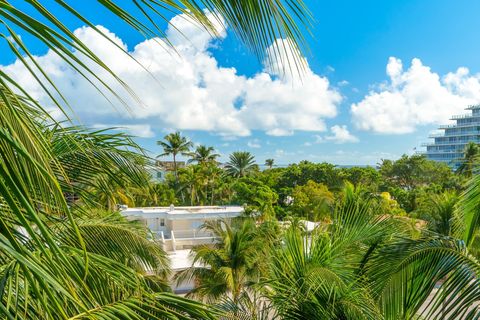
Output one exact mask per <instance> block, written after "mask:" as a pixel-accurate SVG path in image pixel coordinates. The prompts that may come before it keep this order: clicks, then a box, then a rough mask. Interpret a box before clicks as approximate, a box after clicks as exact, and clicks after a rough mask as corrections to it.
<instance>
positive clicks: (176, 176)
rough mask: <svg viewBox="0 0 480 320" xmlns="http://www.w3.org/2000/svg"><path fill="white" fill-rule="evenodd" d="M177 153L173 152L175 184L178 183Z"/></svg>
mask: <svg viewBox="0 0 480 320" xmlns="http://www.w3.org/2000/svg"><path fill="white" fill-rule="evenodd" d="M176 157H177V155H176V153H173V172H174V174H175V186H176V185H178V173H177V159H176Z"/></svg>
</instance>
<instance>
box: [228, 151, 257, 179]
mask: <svg viewBox="0 0 480 320" xmlns="http://www.w3.org/2000/svg"><path fill="white" fill-rule="evenodd" d="M225 169H226V171H227V173H228V174H229V175H231V176H232V177H237V178H238V177H245V176H247V175H249V174H251V173H252V172H254V171H256V170H257V169H258V166H257V165H256V164H255V157H254V156H253V155H252V154H251V153H250V152H248V151H235V152H233V153H232V154H231V155H230V157H229V160H228V162H227V163H226V165H225Z"/></svg>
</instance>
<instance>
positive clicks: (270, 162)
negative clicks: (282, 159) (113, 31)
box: [265, 159, 275, 169]
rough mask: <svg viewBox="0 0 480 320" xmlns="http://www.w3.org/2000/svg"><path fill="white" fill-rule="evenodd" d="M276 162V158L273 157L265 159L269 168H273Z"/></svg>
mask: <svg viewBox="0 0 480 320" xmlns="http://www.w3.org/2000/svg"><path fill="white" fill-rule="evenodd" d="M274 163H275V160H273V159H267V160H265V165H266V166H267V167H268V168H269V169H272V167H273V164H274Z"/></svg>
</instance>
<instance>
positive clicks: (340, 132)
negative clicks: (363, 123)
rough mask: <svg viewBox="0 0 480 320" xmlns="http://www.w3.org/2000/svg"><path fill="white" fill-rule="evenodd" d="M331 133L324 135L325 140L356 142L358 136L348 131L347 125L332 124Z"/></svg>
mask: <svg viewBox="0 0 480 320" xmlns="http://www.w3.org/2000/svg"><path fill="white" fill-rule="evenodd" d="M330 130H331V131H332V135H329V136H326V137H325V140H328V141H333V142H335V143H339V144H340V143H354V142H358V138H357V137H355V136H354V135H353V134H351V133H350V131H348V129H347V126H345V125H343V126H339V125H334V126H333V127H331V128H330Z"/></svg>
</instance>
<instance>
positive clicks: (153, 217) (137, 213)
mask: <svg viewBox="0 0 480 320" xmlns="http://www.w3.org/2000/svg"><path fill="white" fill-rule="evenodd" d="M120 212H121V213H122V215H123V216H125V217H127V218H128V219H131V220H138V221H141V222H143V223H144V224H145V226H146V227H148V228H149V229H150V231H151V232H152V235H153V237H154V238H155V239H156V240H159V242H160V243H161V244H162V245H163V249H164V250H165V251H166V252H167V254H168V257H169V259H170V262H171V269H172V271H173V274H175V273H176V272H179V271H181V270H184V269H186V268H189V267H191V266H192V257H191V255H190V249H191V248H192V247H193V246H195V245H199V244H207V243H214V242H215V238H214V236H213V235H212V234H210V233H207V232H205V231H203V230H201V228H200V227H201V226H202V224H203V223H204V222H206V221H209V220H219V219H227V220H229V219H232V218H235V217H238V216H240V215H241V214H242V213H243V207H239V206H201V207H174V206H173V205H172V206H170V207H151V208H126V207H124V208H121V211H120ZM171 286H172V289H173V290H174V292H176V293H186V292H188V291H190V290H191V289H192V288H193V286H194V283H193V282H189V283H182V284H180V285H177V284H176V283H175V282H174V281H173V280H172V283H171Z"/></svg>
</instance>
